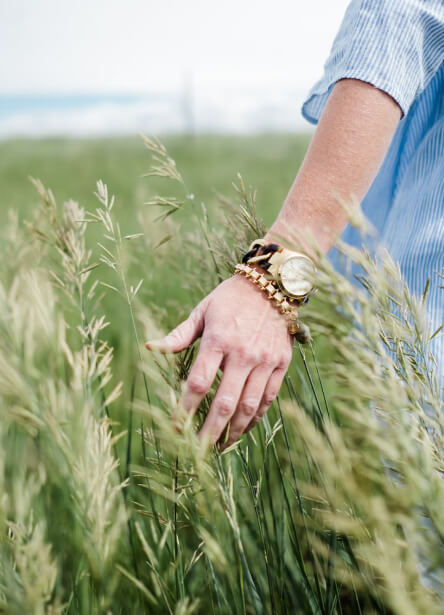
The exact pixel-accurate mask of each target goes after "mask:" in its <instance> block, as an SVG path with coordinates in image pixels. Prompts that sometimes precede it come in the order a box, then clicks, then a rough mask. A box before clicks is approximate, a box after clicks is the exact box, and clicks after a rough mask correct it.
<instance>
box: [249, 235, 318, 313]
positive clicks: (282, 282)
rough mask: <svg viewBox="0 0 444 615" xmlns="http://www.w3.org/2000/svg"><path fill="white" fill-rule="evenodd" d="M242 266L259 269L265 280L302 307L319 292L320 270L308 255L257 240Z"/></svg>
mask: <svg viewBox="0 0 444 615" xmlns="http://www.w3.org/2000/svg"><path fill="white" fill-rule="evenodd" d="M242 263H244V264H248V265H253V264H255V265H258V266H259V267H261V268H262V269H264V270H265V272H266V273H265V277H266V278H267V279H268V280H269V281H271V282H273V283H275V284H277V285H278V286H279V288H280V289H281V291H282V292H283V293H284V294H285V296H286V297H287V298H288V300H289V301H291V302H292V303H297V304H298V305H301V304H302V303H306V302H307V301H308V299H309V297H310V296H311V295H312V294H313V293H314V292H315V286H314V277H315V274H316V267H315V264H314V262H313V261H312V259H311V258H310V257H309V256H307V255H306V254H302V253H300V252H294V251H292V250H289V249H287V248H283V247H281V246H279V245H278V244H276V243H268V244H267V242H266V241H265V240H264V239H255V240H254V241H253V243H252V244H251V246H250V248H249V250H248V252H247V253H246V254H245V255H244V256H243V258H242Z"/></svg>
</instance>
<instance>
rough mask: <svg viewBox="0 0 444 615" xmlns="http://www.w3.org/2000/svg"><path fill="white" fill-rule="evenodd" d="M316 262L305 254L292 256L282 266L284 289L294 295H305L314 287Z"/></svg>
mask: <svg viewBox="0 0 444 615" xmlns="http://www.w3.org/2000/svg"><path fill="white" fill-rule="evenodd" d="M315 272H316V269H315V266H314V264H313V263H312V262H311V261H310V260H308V259H307V258H304V257H303V256H292V257H291V258H289V259H288V260H287V261H285V263H283V264H282V265H281V267H280V270H279V273H280V278H281V284H282V286H283V288H284V290H285V291H286V292H287V293H288V294H289V295H292V296H294V297H305V295H308V294H309V293H310V292H311V290H312V289H313V277H314V274H315Z"/></svg>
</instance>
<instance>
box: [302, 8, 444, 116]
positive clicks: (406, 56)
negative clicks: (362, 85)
mask: <svg viewBox="0 0 444 615" xmlns="http://www.w3.org/2000/svg"><path fill="white" fill-rule="evenodd" d="M443 61H444V0H352V2H351V4H350V5H349V6H348V8H347V11H346V14H345V17H344V20H343V22H342V25H341V27H340V29H339V32H338V34H337V36H336V38H335V41H334V43H333V47H332V50H331V52H330V56H329V57H328V59H327V62H326V64H325V66H324V76H323V77H322V79H321V80H320V81H318V82H317V83H316V84H315V85H314V87H313V88H312V89H311V91H310V92H309V94H308V98H307V100H306V101H305V103H304V104H303V107H302V115H303V116H304V117H305V119H307V120H308V121H309V122H311V123H313V124H316V123H317V121H318V120H319V118H320V116H321V113H322V111H323V109H324V107H325V104H326V102H327V100H328V97H329V95H330V93H331V91H332V89H333V87H334V85H335V83H336V82H337V81H338V80H339V79H347V78H348V79H360V80H361V81H366V82H368V83H371V84H372V85H374V86H375V87H377V88H379V89H381V90H383V91H385V92H387V94H389V95H390V96H392V98H394V99H395V100H396V102H397V103H398V104H399V106H400V107H401V110H402V112H403V114H404V115H406V114H407V113H408V110H409V109H410V107H411V105H412V104H413V102H414V101H415V99H416V98H417V97H418V96H419V95H420V94H421V92H422V91H423V90H424V89H425V88H426V87H427V85H428V83H429V82H430V81H431V79H432V78H433V76H434V75H435V73H436V72H437V71H438V69H439V67H440V65H441V63H442V62H443Z"/></svg>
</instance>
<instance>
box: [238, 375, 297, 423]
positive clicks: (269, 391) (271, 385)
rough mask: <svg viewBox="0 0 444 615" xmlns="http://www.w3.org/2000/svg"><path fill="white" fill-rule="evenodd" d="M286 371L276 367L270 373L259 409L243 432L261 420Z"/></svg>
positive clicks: (277, 391) (274, 396)
mask: <svg viewBox="0 0 444 615" xmlns="http://www.w3.org/2000/svg"><path fill="white" fill-rule="evenodd" d="M286 373H287V368H286V367H277V368H276V369H275V370H274V371H273V372H272V374H271V376H270V378H269V379H268V382H267V385H266V387H265V389H264V394H263V396H262V399H261V403H260V405H259V409H258V411H257V412H256V414H255V415H254V416H253V418H252V419H251V420H250V422H249V424H248V426H247V427H246V429H245V431H244V433H248V432H249V431H250V430H251V429H253V427H255V426H256V425H257V424H258V423H260V421H261V420H262V418H263V416H264V414H265V413H266V412H267V410H268V408H269V407H270V406H271V404H272V403H273V401H274V399H275V398H276V396H277V394H278V393H279V390H280V388H281V386H282V381H283V379H284V376H285V374H286Z"/></svg>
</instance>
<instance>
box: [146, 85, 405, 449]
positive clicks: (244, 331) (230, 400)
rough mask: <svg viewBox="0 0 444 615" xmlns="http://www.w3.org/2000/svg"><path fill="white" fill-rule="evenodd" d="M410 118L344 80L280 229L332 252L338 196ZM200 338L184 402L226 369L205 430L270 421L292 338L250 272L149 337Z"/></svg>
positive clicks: (208, 434) (178, 346)
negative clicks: (165, 331)
mask: <svg viewBox="0 0 444 615" xmlns="http://www.w3.org/2000/svg"><path fill="white" fill-rule="evenodd" d="M400 116H401V111H400V109H399V107H398V105H397V104H396V103H395V102H394V101H393V99H392V98H390V97H389V96H387V95H386V94H384V93H383V92H382V91H380V90H378V89H376V88H374V87H373V86H371V85H368V84H366V83H363V82H360V81H355V80H345V81H340V82H338V84H337V85H336V86H335V88H334V91H333V93H332V95H331V97H330V100H329V102H328V103H327V106H326V108H325V110H324V113H323V115H322V119H321V122H320V124H319V127H318V128H317V130H316V134H315V136H314V138H313V141H312V143H311V145H310V148H309V150H308V152H307V155H306V158H305V161H304V163H303V165H302V167H301V170H300V172H299V173H298V176H297V178H296V180H295V182H294V184H293V187H292V188H291V190H290V193H289V195H288V197H287V199H286V201H285V204H284V206H283V209H282V211H281V213H280V214H279V216H278V218H277V220H276V222H275V223H274V224H273V226H272V229H271V231H272V232H275V233H279V234H281V235H285V233H286V232H287V231H286V229H287V228H288V229H290V235H291V232H292V231H293V230H294V231H296V230H297V229H299V230H300V229H301V228H303V229H307V230H308V231H311V232H312V233H313V234H314V237H315V239H316V240H317V242H318V243H319V245H320V247H321V248H322V249H323V250H324V251H327V250H328V249H329V248H330V247H331V246H332V245H333V243H334V241H335V239H336V237H337V236H338V235H339V234H340V232H341V231H342V229H343V228H344V226H345V224H346V217H345V214H344V212H343V210H342V208H341V206H340V205H338V203H337V199H336V195H340V196H341V197H342V198H344V199H346V200H348V199H349V197H350V195H352V194H353V195H355V196H357V197H358V198H362V197H363V196H364V194H365V193H366V191H367V190H368V188H369V186H370V184H371V182H372V180H373V178H374V177H375V175H376V173H377V171H378V169H379V166H380V165H381V163H382V160H383V158H384V155H385V152H386V150H387V148H388V146H389V144H390V141H391V139H392V136H393V133H394V131H395V129H396V125H397V122H398V120H399V119H400ZM287 236H288V235H287ZM289 238H290V237H289ZM246 248H247V246H246ZM199 337H201V344H200V349H199V353H198V355H197V357H196V360H195V363H194V365H193V367H192V369H191V372H190V374H189V377H188V380H187V382H186V385H185V390H184V394H183V400H182V401H183V405H184V408H185V409H186V410H187V411H188V412H195V411H196V409H197V407H198V406H199V404H200V402H201V401H202V399H203V398H204V396H205V395H206V393H207V392H208V391H209V389H210V387H211V385H212V383H213V381H214V378H215V377H216V374H217V371H218V369H219V368H220V369H222V370H223V376H222V379H221V382H220V385H219V388H218V390H217V392H216V395H215V397H214V400H213V403H212V405H211V408H210V411H209V413H208V416H207V418H206V420H205V423H204V425H203V427H202V430H201V434H200V435H201V437H202V436H204V437H205V438H208V440H209V441H210V442H212V443H215V442H217V440H218V439H219V438H220V437H221V435H222V434H223V432H224V429H225V427H226V426H227V424H228V422H229V421H230V436H229V441H228V444H230V443H232V442H233V441H235V440H236V439H237V438H238V437H239V436H240V435H241V434H242V433H244V432H245V431H247V430H248V429H250V428H251V427H252V426H254V425H255V424H256V423H257V422H259V421H260V419H261V418H262V416H263V415H264V414H265V412H266V410H267V409H268V407H269V406H270V405H271V403H272V401H273V399H274V398H275V396H276V395H277V393H278V391H279V388H280V386H281V383H282V380H283V377H284V375H285V373H286V371H287V369H288V365H289V363H290V360H291V352H292V338H291V336H290V335H289V333H288V331H287V325H286V322H285V320H284V318H283V317H282V315H281V314H280V313H279V312H278V311H277V310H276V309H275V307H274V306H273V305H272V304H271V302H270V301H269V300H268V299H267V298H266V297H265V295H264V293H263V292H262V291H261V290H259V289H257V288H256V287H255V286H254V285H253V284H251V283H250V282H249V281H248V280H247V279H245V278H242V277H240V276H234V277H232V278H229V279H228V280H225V281H224V282H223V283H222V284H220V285H219V286H218V287H217V288H216V289H215V290H214V291H213V292H212V293H210V294H209V295H208V296H207V297H206V298H205V299H204V300H203V301H201V303H199V304H198V305H197V306H196V308H195V309H194V310H193V311H192V312H191V314H190V316H189V318H188V319H187V320H186V321H184V322H183V323H181V324H180V325H179V326H178V327H176V328H175V329H174V330H173V331H172V332H171V333H170V334H169V335H167V336H166V337H165V338H164V339H162V340H157V341H152V342H147V348H149V349H151V350H159V351H161V352H180V351H182V350H184V349H185V348H187V347H188V346H189V345H190V344H192V343H193V342H194V341H195V340H196V339H197V338H199Z"/></svg>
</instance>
